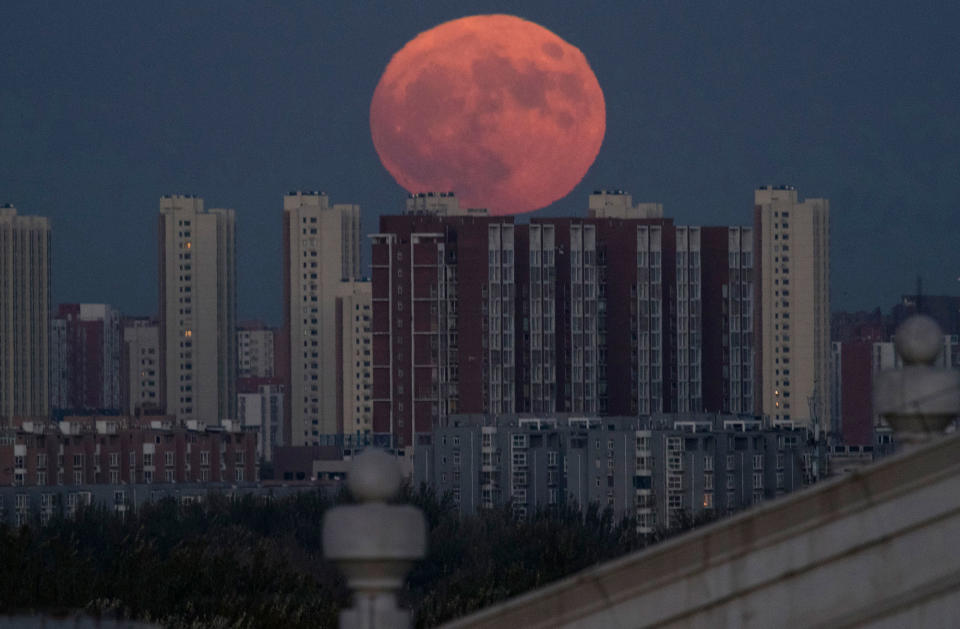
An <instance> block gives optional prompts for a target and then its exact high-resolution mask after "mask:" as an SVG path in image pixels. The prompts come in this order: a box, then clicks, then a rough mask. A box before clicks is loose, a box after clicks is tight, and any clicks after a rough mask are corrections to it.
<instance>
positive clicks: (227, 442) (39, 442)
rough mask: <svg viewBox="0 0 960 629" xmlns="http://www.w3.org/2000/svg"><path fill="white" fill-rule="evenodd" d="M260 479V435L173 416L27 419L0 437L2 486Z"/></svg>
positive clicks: (0, 480)
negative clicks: (57, 421)
mask: <svg viewBox="0 0 960 629" xmlns="http://www.w3.org/2000/svg"><path fill="white" fill-rule="evenodd" d="M257 477H258V469H257V435H256V433H255V432H251V431H248V430H241V429H240V428H239V427H237V426H234V425H232V424H227V425H225V426H203V425H202V424H199V423H197V422H187V423H182V424H181V423H177V422H176V421H175V420H173V419H172V418H170V417H166V416H164V417H146V418H139V419H132V418H127V417H102V416H86V417H68V418H67V419H66V420H65V421H63V422H60V423H59V424H50V423H47V422H34V421H26V422H22V423H21V424H20V426H19V427H18V428H15V429H8V431H7V432H6V433H5V434H4V435H2V436H0V485H7V486H10V485H14V486H22V487H33V486H52V485H91V484H94V485H96V484H111V485H118V484H135V483H205V482H211V483H234V482H252V481H256V480H257Z"/></svg>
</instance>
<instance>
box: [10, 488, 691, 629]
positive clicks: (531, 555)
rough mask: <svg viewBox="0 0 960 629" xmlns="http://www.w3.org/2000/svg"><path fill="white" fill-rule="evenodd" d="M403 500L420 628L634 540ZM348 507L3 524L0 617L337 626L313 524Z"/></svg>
mask: <svg viewBox="0 0 960 629" xmlns="http://www.w3.org/2000/svg"><path fill="white" fill-rule="evenodd" d="M404 494H405V495H404V499H405V500H408V501H410V502H413V503H414V504H417V505H418V506H420V507H421V508H422V509H423V510H424V513H425V515H426V518H427V522H428V526H429V530H430V533H429V536H430V540H429V543H430V546H429V548H430V551H429V556H428V557H427V559H426V560H425V561H423V562H420V563H419V564H418V565H417V566H416V567H415V568H414V570H413V572H412V573H411V574H410V578H409V579H408V585H407V587H406V589H405V591H404V592H403V593H402V600H403V603H404V604H405V605H407V606H409V607H411V608H412V609H413V610H414V613H415V616H416V622H417V626H422V627H430V626H434V625H436V624H438V623H440V622H443V621H445V620H449V619H451V618H455V617H457V616H461V615H463V614H466V613H469V612H471V611H474V610H476V609H479V608H481V607H484V606H486V605H490V604H492V603H494V602H496V601H499V600H503V599H504V598H507V597H510V596H514V595H516V594H519V593H521V592H524V591H526V590H529V589H531V588H535V587H538V586H541V585H544V584H547V583H549V582H551V581H555V580H557V579H560V578H562V577H564V576H566V575H569V574H571V573H573V572H576V571H578V570H582V569H584V568H587V567H589V566H591V565H594V564H596V563H598V562H601V561H605V560H607V559H610V558H612V557H615V556H618V555H621V554H623V553H626V552H629V551H632V550H635V549H638V548H640V547H641V546H642V545H643V543H644V541H643V540H642V539H641V538H640V537H639V536H637V535H636V534H635V532H634V531H635V527H634V523H633V522H631V521H629V520H623V521H618V520H615V519H614V518H613V517H612V515H611V512H610V511H609V510H606V511H604V510H600V509H598V508H597V507H596V505H594V506H591V507H588V508H587V509H586V512H585V513H582V512H581V511H580V510H579V509H578V508H576V507H574V506H558V507H553V508H550V509H544V510H541V511H538V512H536V513H534V514H532V515H530V516H529V517H528V518H526V519H517V518H515V517H514V516H513V512H512V510H511V508H510V507H509V506H507V507H503V508H498V509H493V510H489V511H484V512H482V513H481V514H479V515H477V516H471V517H463V516H460V515H459V514H458V512H457V509H456V506H455V505H454V504H453V502H452V500H450V498H449V497H448V496H446V497H444V496H438V495H436V494H435V493H434V492H433V491H432V490H430V489H427V488H425V487H421V488H420V489H419V490H418V491H411V490H410V489H409V488H407V489H406V490H405V492H404ZM344 500H346V499H345V497H344V496H341V497H339V498H337V499H336V500H331V499H329V498H326V497H324V496H323V495H321V494H319V493H301V494H299V495H297V496H295V497H291V498H287V499H283V500H275V501H266V500H262V499H254V498H250V497H248V498H244V499H237V500H231V499H227V498H217V497H214V498H211V499H209V500H208V501H207V502H206V503H205V504H203V505H186V506H181V505H178V504H176V503H175V502H174V501H172V500H164V501H161V502H158V503H155V504H150V505H146V506H145V507H143V508H142V509H140V510H139V511H138V512H136V513H131V514H128V515H127V516H126V517H125V518H121V517H119V516H117V515H116V514H114V513H112V512H110V511H107V510H104V509H85V510H81V511H80V512H79V513H78V514H77V515H76V517H74V518H71V519H63V518H60V519H55V520H53V521H52V522H50V523H49V524H48V525H47V526H44V527H39V526H34V527H32V528H29V527H25V528H22V529H20V530H14V529H11V528H10V527H8V526H3V525H0V558H2V561H0V593H2V594H0V614H9V613H31V612H33V611H37V612H39V611H44V612H51V613H57V612H67V611H72V610H84V611H86V612H87V613H90V614H94V615H99V614H104V615H109V616H115V617H122V618H132V619H142V620H148V621H153V622H157V623H160V624H162V625H164V626H170V627H208V626H218V627H335V626H337V620H336V619H337V613H338V612H339V610H340V608H341V607H342V606H344V605H348V604H349V593H348V592H347V590H346V588H345V586H344V584H343V581H342V579H341V578H340V577H339V575H338V574H337V572H336V569H335V568H334V567H333V566H332V565H331V564H329V563H327V562H326V561H325V560H324V559H323V552H322V537H321V523H322V519H323V514H324V512H325V511H326V510H327V509H328V508H329V507H331V506H332V505H333V504H335V503H336V502H340V501H344ZM689 520H690V521H689V522H688V523H687V526H693V525H695V524H697V523H698V522H695V521H694V520H693V519H689ZM684 528H686V526H685V527H684ZM666 534H667V533H662V534H661V535H658V536H657V537H662V536H665V535H666Z"/></svg>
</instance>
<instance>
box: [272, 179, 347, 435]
mask: <svg viewBox="0 0 960 629" xmlns="http://www.w3.org/2000/svg"><path fill="white" fill-rule="evenodd" d="M359 278H360V207H359V206H357V205H350V204H339V203H338V204H331V203H330V199H329V197H328V196H327V195H326V194H325V193H319V192H291V193H289V194H287V195H285V196H284V198H283V292H284V330H283V335H282V337H283V340H282V344H283V345H285V346H286V347H284V348H283V351H282V352H281V355H282V356H284V360H283V361H282V364H281V365H280V366H281V368H282V369H283V371H284V373H282V374H281V377H282V378H283V379H284V382H286V383H287V387H286V393H287V403H286V405H285V409H284V410H285V413H287V420H286V422H285V423H286V426H285V433H286V434H285V439H284V443H286V444H289V445H294V446H298V445H314V444H320V443H323V442H326V441H327V440H329V439H332V438H334V436H335V435H337V434H339V433H340V426H339V424H338V414H337V400H338V397H339V384H340V382H339V381H340V378H339V373H340V370H339V366H340V365H339V363H338V361H337V351H336V349H337V332H338V328H337V298H338V297H343V296H350V295H352V294H353V291H354V286H353V283H354V282H355V281H357V280H358V279H359Z"/></svg>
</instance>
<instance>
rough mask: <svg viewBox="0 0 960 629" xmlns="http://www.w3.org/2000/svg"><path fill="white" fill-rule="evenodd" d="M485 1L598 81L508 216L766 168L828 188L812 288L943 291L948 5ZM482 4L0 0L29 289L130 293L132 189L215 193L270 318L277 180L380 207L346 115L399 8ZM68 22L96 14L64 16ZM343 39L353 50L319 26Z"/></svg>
mask: <svg viewBox="0 0 960 629" xmlns="http://www.w3.org/2000/svg"><path fill="white" fill-rule="evenodd" d="M500 10H503V9H502V8H501V9H500ZM510 10H511V11H512V12H515V13H517V14H518V15H520V16H521V17H524V18H526V19H530V20H533V21H535V22H537V23H540V24H543V25H544V26H545V27H547V28H549V29H551V30H553V31H554V32H556V33H557V34H558V35H559V36H561V37H563V38H564V39H566V40H568V41H570V42H571V43H573V44H575V45H577V46H579V47H581V49H582V50H583V51H584V54H585V55H586V56H587V58H588V59H589V60H590V63H591V66H592V68H593V69H594V71H595V72H596V74H597V76H598V79H599V81H600V83H601V85H602V86H603V87H604V91H605V93H606V95H607V104H608V125H607V137H606V138H605V140H604V145H603V147H602V148H601V150H600V154H599V156H598V159H597V162H596V163H595V165H594V166H593V168H591V170H590V171H589V172H588V173H587V176H586V178H585V179H584V182H583V183H581V184H580V185H579V186H577V187H576V188H575V189H574V190H573V192H572V193H571V194H570V195H568V196H567V197H566V198H564V199H563V200H561V201H559V202H557V203H555V204H553V205H551V206H550V207H548V208H546V209H545V210H543V211H541V212H540V213H539V214H534V215H532V216H534V217H536V216H577V215H581V214H582V212H583V208H584V205H585V204H584V199H585V198H586V196H587V194H588V192H589V191H590V190H592V189H596V188H611V187H614V188H622V189H625V190H629V191H630V192H632V193H633V195H634V196H635V197H636V198H637V199H638V200H641V201H650V202H657V203H662V204H663V205H664V207H665V212H666V214H667V215H669V216H671V217H673V218H674V219H675V220H676V221H677V223H678V224H700V225H730V224H733V225H736V224H740V225H743V224H749V222H750V221H749V218H750V212H751V209H752V203H751V199H750V194H751V192H752V190H753V188H754V187H755V186H756V185H758V184H764V183H771V184H780V183H787V184H792V185H796V186H797V187H798V188H800V189H802V190H806V191H809V193H810V194H814V195H817V196H822V197H825V198H829V199H831V204H832V206H833V210H834V211H833V213H832V214H833V216H832V225H831V231H832V236H833V241H832V249H833V251H834V256H833V273H832V304H833V307H834V309H836V310H855V309H862V308H872V307H874V306H877V305H886V304H890V303H893V302H894V301H895V300H896V298H897V297H898V296H899V295H901V294H903V293H907V292H910V291H911V290H912V289H913V287H914V285H915V278H916V277H917V276H918V275H920V276H922V277H923V280H924V287H925V292H928V293H931V294H937V293H952V292H955V289H956V287H957V275H958V273H957V271H956V270H954V269H950V268H944V265H943V261H944V260H949V259H950V257H949V255H950V251H951V249H950V242H951V239H950V238H949V235H950V234H953V233H956V231H957V228H958V227H960V213H957V212H955V211H953V207H952V206H953V203H954V200H953V197H954V196H955V194H954V193H955V186H953V187H952V186H951V185H950V183H952V182H953V177H952V173H954V172H956V169H957V167H958V165H960V152H958V148H957V147H958V146H960V143H958V142H956V141H955V140H956V139H957V133H958V129H957V126H956V122H955V121H956V120H957V119H958V116H957V113H958V112H957V106H958V105H957V103H956V100H955V98H953V96H952V95H953V94H955V93H957V91H958V90H960V76H958V73H957V70H956V68H957V67H958V64H957V63H956V60H957V55H958V53H957V50H956V48H955V46H952V45H951V42H952V39H951V37H952V36H951V34H950V32H949V26H948V25H949V24H951V23H953V21H954V19H953V18H955V17H957V15H955V14H956V13H957V12H958V8H957V7H934V5H932V4H928V5H924V6H911V7H901V6H898V5H893V4H890V5H888V6H885V7H884V6H882V7H873V8H872V11H871V12H870V13H869V14H864V13H863V12H861V11H858V10H857V9H856V7H830V8H829V10H823V11H816V10H814V9H813V8H812V7H795V6H791V5H787V4H786V3H784V4H774V5H768V4H766V3H764V4H762V5H761V4H754V5H741V6H740V7H738V10H737V11H736V12H729V11H724V10H723V9H721V8H713V7H660V6H653V5H644V6H640V7H635V8H633V9H632V11H628V12H624V11H623V10H622V8H620V7H616V8H615V7H614V6H613V5H609V7H608V8H607V9H604V7H603V6H601V7H599V8H594V9H591V10H590V11H589V13H587V9H586V8H564V9H560V10H557V9H556V7H553V6H549V5H548V3H541V2H533V3H525V4H523V5H520V6H518V7H515V8H514V7H511V8H510ZM496 11H497V9H496V8H494V7H491V6H489V5H486V4H483V5H480V4H477V5H470V6H458V7H449V6H439V5H424V6H418V7H417V8H416V9H414V10H409V11H406V10H400V9H398V8H388V9H386V10H385V15H383V16H381V17H384V16H385V17H386V18H388V19H377V20H370V19H368V18H369V14H368V13H367V12H366V11H365V10H364V9H363V8H361V7H353V6H346V5H341V6H338V7H334V8H330V7H308V6H287V7H269V8H268V7H256V6H248V7H244V8H242V9H237V10H235V11H233V12H231V13H223V12H221V11H218V10H216V9H215V8H214V7H209V8H204V7H199V8H198V7H189V6H186V5H183V6H172V7H170V6H160V5H144V6H143V7H141V8H139V9H138V10H137V11H132V10H125V9H122V8H118V7H114V9H111V8H110V7H107V6H106V5H104V6H102V7H98V8H96V9H89V8H79V7H69V6H62V7H59V8H58V10H57V11H56V12H52V11H49V10H46V9H45V8H44V7H42V6H37V5H21V6H12V7H11V6H8V7H5V9H4V13H5V17H7V18H8V19H5V20H4V21H3V22H4V24H3V26H0V34H2V35H3V37H2V38H0V41H3V42H4V43H3V44H2V45H3V47H4V52H5V54H4V55H3V58H4V62H3V63H2V64H0V78H2V79H3V80H4V82H5V84H6V85H8V86H9V90H8V91H7V92H6V93H5V94H4V96H3V97H2V99H3V101H2V102H3V107H2V111H3V112H4V115H3V118H2V119H0V141H2V143H3V144H4V146H7V147H13V149H14V150H8V151H5V152H4V153H3V155H2V156H0V182H3V184H2V187H0V202H10V203H12V204H13V205H15V206H16V207H17V208H18V209H19V210H20V212H21V213H23V214H25V215H38V216H45V217H49V218H50V219H51V223H52V229H53V234H54V235H53V239H52V242H53V249H54V251H53V267H54V274H53V299H52V303H72V302H78V303H79V302H95V303H96V302H103V303H110V304H112V305H115V306H116V307H117V308H118V309H119V310H121V311H122V312H125V313H131V314H151V313H155V312H156V311H157V304H156V295H155V290H154V289H153V286H152V281H150V280H151V278H153V277H155V273H156V261H157V252H156V250H155V249H154V247H155V246H156V245H155V239H154V234H153V230H154V220H155V218H154V216H155V215H154V212H155V207H156V205H155V204H156V199H157V198H158V197H160V196H161V195H163V194H170V193H176V192H192V193H196V194H199V195H201V196H203V197H205V198H212V199H217V202H218V203H221V204H223V205H225V206H227V207H233V208H235V209H236V211H237V228H238V277H239V284H240V285H239V290H238V305H239V308H238V310H239V315H240V316H241V318H250V317H259V318H264V319H266V320H268V321H269V322H270V323H271V324H274V325H276V324H278V323H279V321H280V319H281V314H280V311H281V307H282V306H281V304H282V300H281V293H282V288H281V280H280V278H281V228H280V222H281V221H280V217H279V216H278V211H277V209H276V208H277V197H278V196H282V195H283V193H284V192H286V191H288V190H291V189H315V188H319V189H325V190H327V191H328V192H329V193H330V194H331V196H332V197H334V198H336V199H338V200H343V202H347V203H355V204H358V205H360V207H361V208H362V211H363V214H364V221H363V224H364V228H363V231H364V234H366V233H372V232H374V231H375V229H373V226H374V225H375V224H376V221H377V220H378V218H379V216H380V215H381V214H393V213H397V212H398V211H400V209H401V207H402V205H401V204H402V199H403V195H404V193H403V192H402V191H401V190H400V188H399V187H398V186H396V185H395V184H394V183H393V182H392V180H391V178H390V175H389V174H388V173H387V172H386V171H385V170H384V169H383V168H382V166H381V165H380V164H379V162H378V160H377V158H376V154H375V151H374V149H373V145H372V142H371V141H370V138H369V130H368V119H367V118H368V114H369V103H370V98H371V96H372V93H373V88H374V86H375V83H376V80H377V78H378V77H379V76H380V73H381V72H382V71H383V68H384V67H385V66H386V63H387V61H388V60H389V58H390V55H391V54H392V53H393V52H394V51H396V50H397V49H399V48H400V47H401V46H402V44H403V43H404V42H405V41H407V40H409V38H410V37H412V36H414V35H415V34H416V33H417V32H420V31H422V30H426V29H428V28H430V27H432V26H435V25H436V24H439V23H441V22H443V21H445V20H448V19H451V18H454V17H459V16H461V15H463V14H467V13H470V12H476V13H490V12H496ZM381 13H384V12H381ZM365 16H366V17H365ZM355 23H364V25H365V27H364V29H354V28H347V25H349V24H355ZM853 23H857V24H859V25H860V26H859V27H858V28H857V30H856V32H851V31H850V30H849V25H850V24H853ZM94 24H96V30H97V32H99V33H100V36H98V37H97V38H91V39H86V38H85V39H83V40H82V41H81V40H78V39H77V38H78V37H80V34H81V33H84V32H86V31H88V30H90V29H93V28H94V26H93V25H94ZM38 31H39V32H42V33H43V35H44V37H43V38H42V39H43V41H44V45H43V48H42V49H39V48H38V47H37V46H36V44H35V43H33V42H35V41H36V39H35V38H34V35H36V34H37V32H38ZM264 32H270V33H275V35H273V36H271V37H267V38H264V37H263V33H264ZM597 33H603V35H604V36H603V37H597ZM704 40H706V41H707V42H708V43H709V44H710V46H709V47H708V50H709V51H710V54H703V53H702V50H703V44H704ZM351 47H356V49H358V50H363V51H364V53H363V54H358V55H340V54H337V55H333V54H330V53H329V52H328V51H330V50H333V49H349V48H351ZM694 49H695V50H696V51H697V53H696V54H694V53H693V52H692V51H693V50H694ZM223 50H231V51H235V52H236V56H233V57H230V56H228V55H226V54H225V53H224V52H222V51H223ZM217 51H221V52H217ZM198 60H202V62H198ZM625 60H628V61H629V63H624V61H625ZM318 61H319V62H320V64H321V67H319V68H318V67H317V66H316V63H317V62H318ZM186 66H190V67H192V69H193V72H192V74H191V76H190V77H185V76H184V75H183V74H182V73H181V69H182V68H183V67H186ZM174 76H176V77H178V80H177V81H171V80H170V79H171V77H174ZM330 94H335V95H336V96H335V97H333V98H332V99H331V98H328V96H329V95H330ZM520 220H521V221H525V220H526V219H525V218H524V219H520ZM368 246H369V243H368V242H364V243H363V248H364V251H367V247H368ZM891 252H894V255H891ZM905 260H908V261H909V264H904V261H905ZM365 262H367V261H365ZM367 268H368V267H367V266H366V264H364V272H365V274H366V269H367ZM121 269H122V272H121V271H120V270H121ZM105 277H106V278H109V279H108V281H103V278H105Z"/></svg>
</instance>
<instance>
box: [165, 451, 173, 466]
mask: <svg viewBox="0 0 960 629" xmlns="http://www.w3.org/2000/svg"><path fill="white" fill-rule="evenodd" d="M163 462H164V463H165V464H166V466H167V467H173V452H164V453H163Z"/></svg>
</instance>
